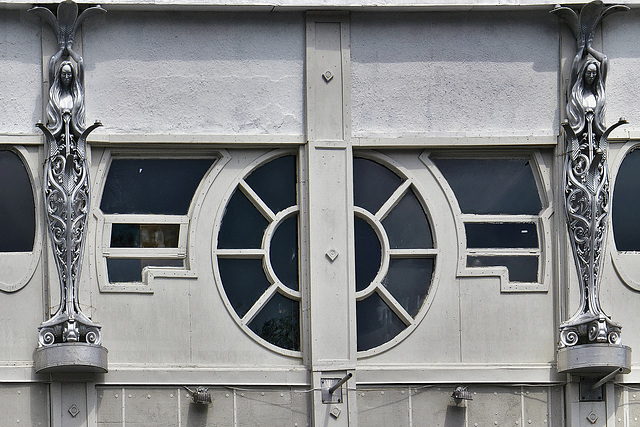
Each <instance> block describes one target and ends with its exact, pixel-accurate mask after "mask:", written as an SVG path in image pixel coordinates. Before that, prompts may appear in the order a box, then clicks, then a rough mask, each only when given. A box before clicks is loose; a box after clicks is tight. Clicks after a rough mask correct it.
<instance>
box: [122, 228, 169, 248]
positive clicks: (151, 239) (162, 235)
mask: <svg viewBox="0 0 640 427" xmlns="http://www.w3.org/2000/svg"><path fill="white" fill-rule="evenodd" d="M179 235H180V224H112V225H111V247H112V248H177V247H178V236H179Z"/></svg>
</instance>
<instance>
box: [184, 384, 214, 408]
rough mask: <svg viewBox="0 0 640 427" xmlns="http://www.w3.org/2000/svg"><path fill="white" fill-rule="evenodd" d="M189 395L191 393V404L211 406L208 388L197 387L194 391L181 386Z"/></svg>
mask: <svg viewBox="0 0 640 427" xmlns="http://www.w3.org/2000/svg"><path fill="white" fill-rule="evenodd" d="M183 387H184V388H185V389H186V390H187V391H188V392H189V393H191V402H192V403H197V404H202V405H208V404H211V393H209V387H198V388H197V389H195V390H191V389H190V388H189V387H186V386H183Z"/></svg>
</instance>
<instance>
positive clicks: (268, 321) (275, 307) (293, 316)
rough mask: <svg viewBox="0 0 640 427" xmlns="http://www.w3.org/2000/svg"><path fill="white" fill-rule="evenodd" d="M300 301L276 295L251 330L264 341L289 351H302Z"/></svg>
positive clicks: (259, 315) (261, 311)
mask: <svg viewBox="0 0 640 427" xmlns="http://www.w3.org/2000/svg"><path fill="white" fill-rule="evenodd" d="M299 306H300V303H299V302H298V301H293V300H290V299H288V298H286V297H284V296H282V295H280V294H278V293H276V294H275V295H274V296H273V297H272V298H271V299H270V300H269V302H268V303H267V304H266V305H265V306H264V307H263V308H262V310H260V312H259V313H258V314H257V315H256V317H255V318H254V319H253V320H252V321H251V323H249V328H251V330H252V331H253V332H255V333H256V334H258V335H259V336H260V337H262V338H263V339H265V340H267V341H268V342H270V343H271V344H274V345H277V346H278V347H282V348H286V349H287V350H294V351H299V350H300V320H299V314H298V313H299V312H300V311H299Z"/></svg>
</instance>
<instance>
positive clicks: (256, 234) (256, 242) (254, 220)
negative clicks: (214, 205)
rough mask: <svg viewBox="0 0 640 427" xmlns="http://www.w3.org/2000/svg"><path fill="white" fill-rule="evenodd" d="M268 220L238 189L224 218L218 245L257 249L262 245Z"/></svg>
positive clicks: (228, 205)
mask: <svg viewBox="0 0 640 427" xmlns="http://www.w3.org/2000/svg"><path fill="white" fill-rule="evenodd" d="M267 225H268V223H267V220H266V219H265V217H264V216H262V214H261V213H260V212H259V211H258V209H256V207H255V206H254V205H253V203H251V202H250V201H249V199H247V196H245V195H244V193H243V192H242V191H240V190H236V191H235V193H234V194H233V196H232V197H231V200H229V204H227V210H226V211H225V213H224V217H223V218H222V224H221V225H220V234H219V235H218V247H219V248H225V249H232V248H234V249H256V248H261V247H262V236H263V234H264V230H265V229H266V228H267Z"/></svg>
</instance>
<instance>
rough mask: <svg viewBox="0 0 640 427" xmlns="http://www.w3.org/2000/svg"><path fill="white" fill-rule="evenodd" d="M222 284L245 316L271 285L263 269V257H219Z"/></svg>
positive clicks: (236, 307)
mask: <svg viewBox="0 0 640 427" xmlns="http://www.w3.org/2000/svg"><path fill="white" fill-rule="evenodd" d="M218 266H219V267H220V278H221V279H222V286H223V287H224V291H225V293H226V294H227V298H229V302H230V303H231V306H233V308H234V310H235V311H236V313H238V316H240V317H244V315H245V314H247V312H248V311H249V309H250V308H251V307H252V306H253V304H255V302H256V301H257V300H258V298H260V296H261V295H262V294H263V293H264V291H266V290H267V289H268V288H269V286H270V285H271V284H270V283H269V281H268V280H267V277H266V276H265V274H264V270H263V269H262V260H261V259H236V258H220V257H218Z"/></svg>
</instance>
